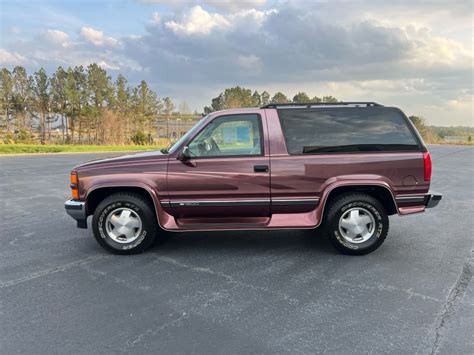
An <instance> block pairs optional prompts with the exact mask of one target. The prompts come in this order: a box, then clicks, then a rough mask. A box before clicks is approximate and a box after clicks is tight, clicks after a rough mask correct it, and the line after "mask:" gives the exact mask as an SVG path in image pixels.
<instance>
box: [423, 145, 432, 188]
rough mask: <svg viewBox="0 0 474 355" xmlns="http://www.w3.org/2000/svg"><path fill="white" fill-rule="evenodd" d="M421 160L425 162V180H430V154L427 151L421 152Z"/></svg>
mask: <svg viewBox="0 0 474 355" xmlns="http://www.w3.org/2000/svg"><path fill="white" fill-rule="evenodd" d="M423 162H424V164H425V181H430V180H431V168H432V164H431V156H430V153H429V152H425V153H423Z"/></svg>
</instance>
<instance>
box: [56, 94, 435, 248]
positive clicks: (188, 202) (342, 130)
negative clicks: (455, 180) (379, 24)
mask: <svg viewBox="0 0 474 355" xmlns="http://www.w3.org/2000/svg"><path fill="white" fill-rule="evenodd" d="M430 178H431V158H430V155H429V153H428V151H427V149H426V146H425V145H424V143H423V141H422V139H421V138H420V136H419V134H418V132H417V131H416V129H415V128H414V126H413V125H412V123H411V122H410V120H409V119H408V118H407V117H406V116H405V115H404V114H403V113H402V111H400V110H399V109H398V108H394V107H384V106H381V105H379V104H376V103H372V102H369V103H366V102H343V103H337V104H322V105H321V104H317V105H315V104H270V105H267V106H264V107H262V108H260V109H254V108H250V109H235V110H225V111H219V112H214V113H211V114H209V115H207V116H206V117H204V118H202V119H201V120H200V121H199V122H198V123H197V124H196V125H195V126H194V127H193V128H192V129H191V130H190V131H189V132H187V133H186V135H184V136H183V137H182V138H181V139H179V140H178V141H177V142H176V143H174V144H173V145H172V146H171V147H169V148H168V149H162V150H161V151H149V152H145V153H138V154H134V155H127V156H123V157H118V158H111V159H104V160H100V161H93V162H89V163H85V164H82V165H79V166H77V167H75V168H74V169H73V171H72V172H71V187H72V196H73V198H72V199H71V200H69V201H67V202H66V203H65V207H66V211H67V213H68V214H69V215H71V216H72V217H73V218H74V219H76V220H77V226H78V227H79V228H87V217H88V216H89V215H92V216H93V217H92V230H93V231H94V235H95V238H96V239H97V241H98V242H99V244H100V245H102V246H103V247H104V248H105V249H107V250H109V251H112V252H114V253H120V254H128V253H137V252H142V251H144V250H145V249H146V248H148V247H149V246H150V245H151V244H152V243H153V241H154V240H155V239H156V238H158V237H159V236H160V230H162V229H163V230H167V231H176V232H181V231H186V232H188V231H203V230H206V231H207V230H240V229H247V230H258V229H283V228H289V229H296V228H302V229H312V228H316V227H319V226H322V227H324V229H325V233H326V234H327V236H328V237H329V239H330V241H331V242H332V244H333V245H334V246H335V247H336V248H337V249H338V250H340V251H341V252H343V253H346V254H366V253H369V252H371V251H374V250H375V249H377V248H378V247H379V246H380V245H381V244H382V242H383V241H384V239H385V237H386V236H387V233H388V224H389V220H388V216H389V215H393V214H399V215H407V214H412V213H418V212H423V211H424V210H425V208H427V207H428V208H429V207H434V206H436V205H437V204H438V203H439V201H440V200H441V195H439V194H433V193H430V192H429V186H430Z"/></svg>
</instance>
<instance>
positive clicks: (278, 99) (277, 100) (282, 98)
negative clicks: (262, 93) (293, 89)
mask: <svg viewBox="0 0 474 355" xmlns="http://www.w3.org/2000/svg"><path fill="white" fill-rule="evenodd" d="M288 101H289V100H288V98H287V97H286V95H285V94H283V93H281V92H280V91H278V92H277V93H275V95H273V97H272V101H271V102H272V103H273V104H284V103H287V102H288Z"/></svg>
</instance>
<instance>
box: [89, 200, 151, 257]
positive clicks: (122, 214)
mask: <svg viewBox="0 0 474 355" xmlns="http://www.w3.org/2000/svg"><path fill="white" fill-rule="evenodd" d="M92 230H93V232H94V236H95V239H96V240H97V242H98V243H99V244H100V245H101V246H102V247H103V248H104V249H106V250H107V251H110V252H112V253H114V254H136V253H141V252H143V251H145V250H146V249H147V248H148V247H150V246H151V245H152V244H153V242H154V241H155V239H156V234H157V232H158V225H157V223H156V216H155V213H154V209H153V207H152V206H150V204H149V203H148V201H146V200H145V199H143V198H142V197H141V196H139V195H135V194H126V193H117V194H113V195H111V196H108V197H107V198H105V199H104V200H103V201H102V202H101V203H100V204H99V205H98V206H97V208H96V210H95V212H94V216H93V218H92Z"/></svg>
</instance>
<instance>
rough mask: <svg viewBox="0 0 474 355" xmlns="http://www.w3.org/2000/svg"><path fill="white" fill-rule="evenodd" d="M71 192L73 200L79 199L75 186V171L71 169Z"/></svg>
mask: <svg viewBox="0 0 474 355" xmlns="http://www.w3.org/2000/svg"><path fill="white" fill-rule="evenodd" d="M71 192H72V198H73V200H79V189H78V186H77V172H75V171H71Z"/></svg>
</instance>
